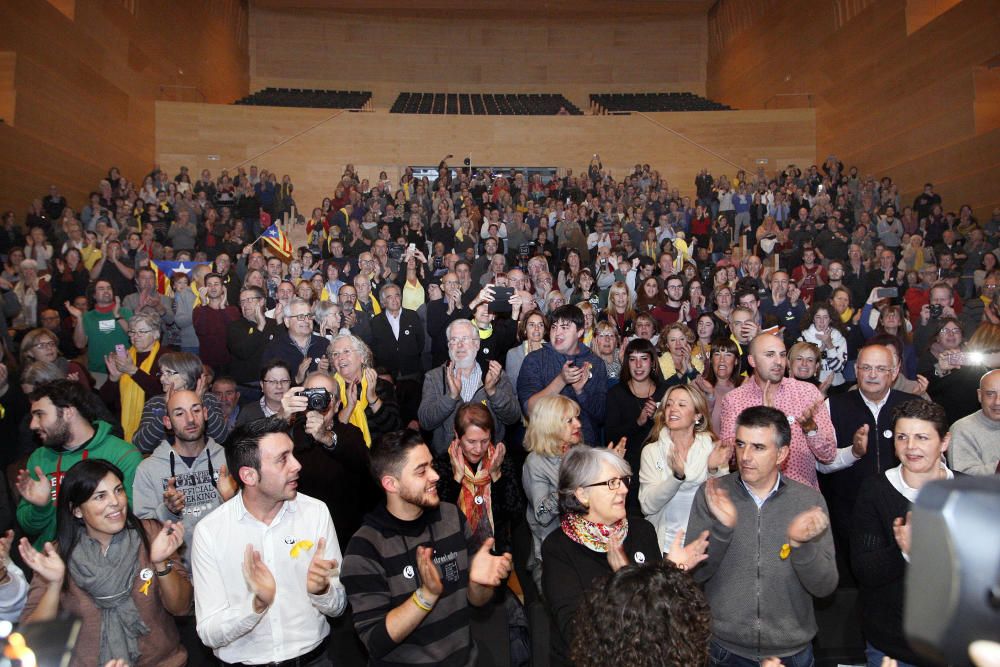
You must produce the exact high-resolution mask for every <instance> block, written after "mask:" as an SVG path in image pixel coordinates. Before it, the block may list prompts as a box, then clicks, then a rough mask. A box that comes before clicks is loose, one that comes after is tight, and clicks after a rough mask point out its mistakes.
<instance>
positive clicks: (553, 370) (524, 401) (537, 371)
mask: <svg viewBox="0 0 1000 667" xmlns="http://www.w3.org/2000/svg"><path fill="white" fill-rule="evenodd" d="M567 359H573V360H574V361H575V362H576V364H577V365H578V366H581V365H583V364H584V363H585V362H590V365H591V369H590V372H591V378H590V380H588V381H587V384H585V385H584V386H583V393H582V394H579V395H577V393H576V390H575V389H573V387H569V386H567V387H563V390H562V391H561V392H559V393H561V394H562V395H563V396H565V397H566V398H571V399H573V400H574V401H576V402H577V403H579V405H580V424H581V426H582V428H583V439H584V442H586V443H587V444H588V445H591V446H597V445H600V444H601V441H600V434H601V427H602V426H603V425H604V411H605V408H606V399H607V395H608V371H607V369H606V368H605V366H604V361H603V360H602V359H601V358H600V357H598V356H597V355H596V354H594V353H593V352H592V351H591V350H590V348H589V347H587V346H586V345H583V344H582V343H581V344H580V349H579V351H578V352H577V354H575V355H565V354H562V353H561V352H557V351H556V349H555V348H554V347H552V346H551V345H545V346H543V347H542V348H540V349H538V350H535V351H534V352H532V353H531V354H529V355H528V356H527V357H525V358H524V363H523V364H521V372H520V373H519V374H518V376H517V400H518V401H520V403H521V409H522V410H523V411H524V414H526V415H527V414H529V411H528V399H529V398H531V397H532V396H534V395H535V394H537V393H538V392H540V391H541V390H542V389H545V387H547V386H548V384H549V383H550V382H552V380H553V379H554V378H555V377H556V376H557V375H559V373H561V372H562V367H563V364H565V363H566V360H567Z"/></svg>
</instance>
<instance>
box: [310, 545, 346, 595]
mask: <svg viewBox="0 0 1000 667" xmlns="http://www.w3.org/2000/svg"><path fill="white" fill-rule="evenodd" d="M325 553H326V538H325V537H321V538H319V544H317V545H316V551H314V552H313V557H312V560H311V561H309V571H308V572H306V591H307V592H309V593H311V594H312V595H322V594H323V593H326V592H327V591H328V590H330V577H332V576H333V575H334V574H335V573H336V571H337V567H338V566H339V564H338V563H337V560H336V559H335V558H323V557H322V555H323V554H325Z"/></svg>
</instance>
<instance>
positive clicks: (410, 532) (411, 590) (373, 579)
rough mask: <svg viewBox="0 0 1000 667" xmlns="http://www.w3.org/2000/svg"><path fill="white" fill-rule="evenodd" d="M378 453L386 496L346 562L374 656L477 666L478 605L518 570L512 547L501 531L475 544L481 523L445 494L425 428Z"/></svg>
mask: <svg viewBox="0 0 1000 667" xmlns="http://www.w3.org/2000/svg"><path fill="white" fill-rule="evenodd" d="M371 459H372V465H371V468H372V473H373V474H374V476H375V478H376V479H377V480H378V482H379V483H380V484H381V485H382V488H383V489H384V490H385V493H386V504H385V505H384V506H382V507H379V508H378V509H376V510H375V511H374V512H372V513H371V514H369V515H368V516H367V517H365V522H364V525H363V526H362V527H361V529H360V530H359V531H358V532H357V533H356V534H355V535H354V537H353V538H351V541H350V543H349V544H348V546H347V554H346V557H345V559H344V567H343V582H344V586H345V588H347V591H348V593H347V594H348V597H349V598H350V602H351V608H352V609H353V611H354V627H355V629H356V630H357V633H358V636H359V637H360V638H361V641H362V642H363V643H364V644H365V647H366V648H367V649H368V655H369V659H370V664H373V665H385V664H396V663H399V662H406V663H407V664H410V665H470V666H471V665H475V664H476V661H477V657H478V650H477V649H476V645H475V644H474V643H473V642H472V639H471V635H470V632H469V611H468V605H470V604H471V605H472V606H475V607H480V606H482V605H484V604H486V603H487V602H489V600H490V599H491V598H492V597H493V592H494V589H495V588H496V587H497V586H499V585H500V584H501V583H502V582H503V580H504V579H505V578H506V577H507V575H508V574H510V570H511V556H510V554H504V555H502V556H494V555H492V554H491V553H490V549H491V548H492V547H493V542H494V541H493V538H489V539H487V540H485V541H484V542H483V545H482V547H480V549H479V550H478V551H477V552H475V553H474V554H473V553H470V550H469V544H470V540H471V538H472V531H471V529H470V527H469V525H468V524H467V523H465V521H463V519H462V517H461V514H460V512H459V510H458V508H457V507H455V506H454V505H451V504H447V503H444V504H442V503H441V501H440V499H439V498H438V491H437V482H438V480H439V479H440V476H439V475H438V474H437V473H436V472H435V471H434V468H433V466H432V457H431V452H430V449H428V448H427V445H426V444H424V442H423V440H422V439H421V437H420V434H419V433H417V432H416V431H413V430H411V429H406V430H403V431H393V432H390V433H386V434H385V435H383V436H382V437H381V438H379V439H378V440H377V441H376V442H375V444H374V445H373V446H372V450H371ZM445 629H446V630H445Z"/></svg>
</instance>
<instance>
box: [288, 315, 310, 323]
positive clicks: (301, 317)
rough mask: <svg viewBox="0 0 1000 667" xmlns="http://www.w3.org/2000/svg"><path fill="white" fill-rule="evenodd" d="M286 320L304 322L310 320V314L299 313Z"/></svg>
mask: <svg viewBox="0 0 1000 667" xmlns="http://www.w3.org/2000/svg"><path fill="white" fill-rule="evenodd" d="M288 319H290V320H298V321H299V322H305V321H307V320H309V319H312V313H299V314H298V315H289V316H288Z"/></svg>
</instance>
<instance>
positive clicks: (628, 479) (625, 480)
mask: <svg viewBox="0 0 1000 667" xmlns="http://www.w3.org/2000/svg"><path fill="white" fill-rule="evenodd" d="M622 484H624V485H625V486H626V487H629V486H631V485H632V475H625V476H624V477H612V478H611V479H606V480H604V481H603V482H594V483H593V484H584V485H583V488H585V489H587V488H590V487H592V486H607V487H608V488H609V489H610V490H612V491H617V490H618V489H620V488H621V486H622Z"/></svg>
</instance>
